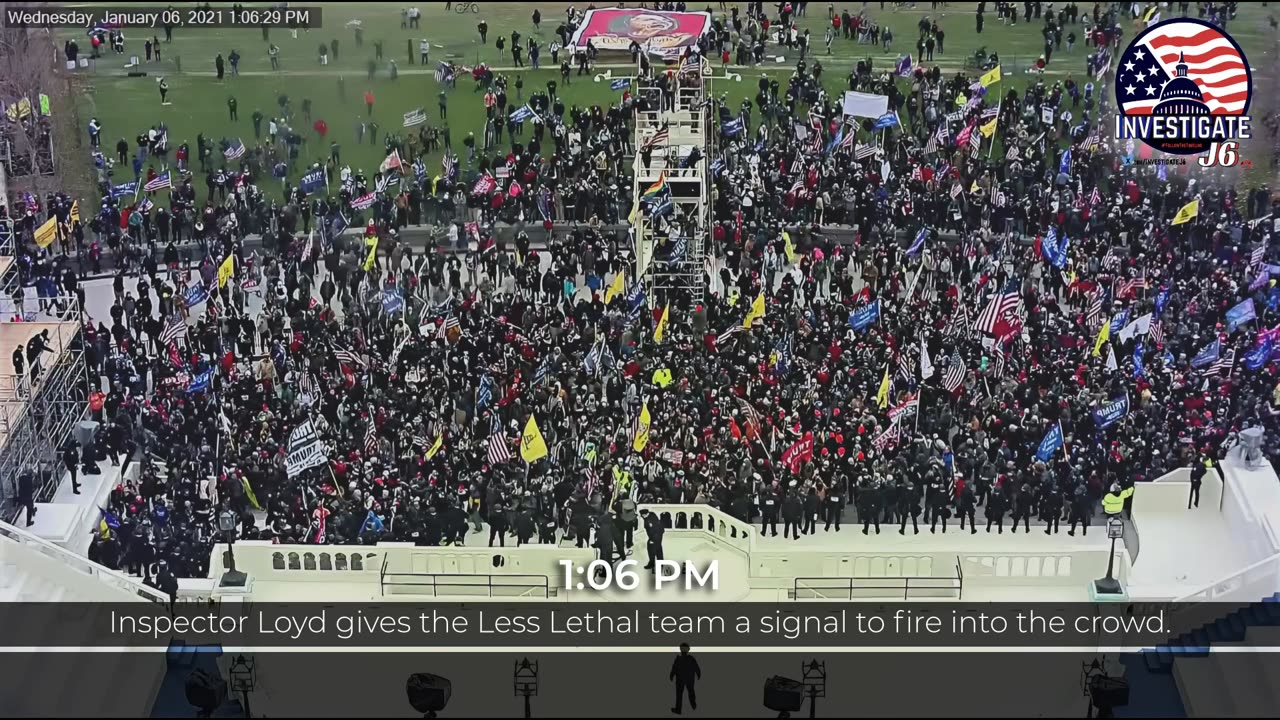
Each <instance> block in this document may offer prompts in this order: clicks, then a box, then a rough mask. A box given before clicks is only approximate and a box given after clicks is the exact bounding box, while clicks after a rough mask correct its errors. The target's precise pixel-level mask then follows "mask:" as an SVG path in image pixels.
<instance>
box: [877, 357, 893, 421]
mask: <svg viewBox="0 0 1280 720" xmlns="http://www.w3.org/2000/svg"><path fill="white" fill-rule="evenodd" d="M889 384H890V383H889V366H888V365H885V366H884V378H883V379H881V380H880V389H879V390H877V391H876V405H879V406H880V409H881V410H883V409H885V408H887V407H889Z"/></svg>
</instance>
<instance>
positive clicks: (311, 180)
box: [298, 169, 328, 193]
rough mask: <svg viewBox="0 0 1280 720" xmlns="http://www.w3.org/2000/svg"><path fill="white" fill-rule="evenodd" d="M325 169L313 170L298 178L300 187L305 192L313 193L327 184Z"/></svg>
mask: <svg viewBox="0 0 1280 720" xmlns="http://www.w3.org/2000/svg"><path fill="white" fill-rule="evenodd" d="M327 184H328V182H326V181H325V175H324V170H323V169H317V170H312V171H311V172H309V173H307V174H306V175H303V176H302V177H301V178H299V180H298V189H299V190H301V191H302V192H304V193H313V192H315V191H316V190H319V189H320V188H322V187H324V186H325V185H327Z"/></svg>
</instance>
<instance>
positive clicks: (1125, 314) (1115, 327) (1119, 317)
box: [1111, 308, 1129, 335]
mask: <svg viewBox="0 0 1280 720" xmlns="http://www.w3.org/2000/svg"><path fill="white" fill-rule="evenodd" d="M1128 323H1129V308H1125V309H1124V310H1121V311H1120V312H1118V313H1116V316H1115V317H1113V318H1111V334H1112V335H1114V334H1116V333H1118V332H1120V328H1122V327H1124V326H1125V325H1127V324H1128Z"/></svg>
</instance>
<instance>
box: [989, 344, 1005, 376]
mask: <svg viewBox="0 0 1280 720" xmlns="http://www.w3.org/2000/svg"><path fill="white" fill-rule="evenodd" d="M1005 362H1006V360H1005V353H1004V349H1003V348H999V347H998V348H996V362H995V365H994V367H992V372H993V374H994V375H995V376H996V377H998V378H1003V377H1004V370H1005V367H1004V365H1005Z"/></svg>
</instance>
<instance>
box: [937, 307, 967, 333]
mask: <svg viewBox="0 0 1280 720" xmlns="http://www.w3.org/2000/svg"><path fill="white" fill-rule="evenodd" d="M972 327H973V325H972V324H971V323H970V322H969V308H967V307H965V304H964V303H963V302H961V303H956V312H955V316H954V317H953V318H952V319H951V323H950V324H949V325H947V327H946V328H945V329H943V331H942V334H943V336H944V337H947V338H952V339H955V338H967V337H969V336H970V334H971V333H970V328H972Z"/></svg>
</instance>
